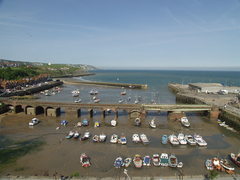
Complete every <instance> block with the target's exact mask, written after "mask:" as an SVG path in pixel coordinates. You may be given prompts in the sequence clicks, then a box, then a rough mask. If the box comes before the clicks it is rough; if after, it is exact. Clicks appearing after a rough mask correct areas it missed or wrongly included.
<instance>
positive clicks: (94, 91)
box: [89, 89, 98, 95]
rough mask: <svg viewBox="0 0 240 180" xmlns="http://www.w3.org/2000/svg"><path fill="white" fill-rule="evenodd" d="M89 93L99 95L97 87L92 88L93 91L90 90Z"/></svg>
mask: <svg viewBox="0 0 240 180" xmlns="http://www.w3.org/2000/svg"><path fill="white" fill-rule="evenodd" d="M89 94H90V95H97V94H98V91H97V90H95V89H91V91H89Z"/></svg>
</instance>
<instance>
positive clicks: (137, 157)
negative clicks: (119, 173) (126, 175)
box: [133, 154, 143, 168]
mask: <svg viewBox="0 0 240 180" xmlns="http://www.w3.org/2000/svg"><path fill="white" fill-rule="evenodd" d="M133 164H134V166H135V167H136V168H141V167H142V164H143V161H142V158H141V156H140V155H139V154H136V155H135V156H134V158H133Z"/></svg>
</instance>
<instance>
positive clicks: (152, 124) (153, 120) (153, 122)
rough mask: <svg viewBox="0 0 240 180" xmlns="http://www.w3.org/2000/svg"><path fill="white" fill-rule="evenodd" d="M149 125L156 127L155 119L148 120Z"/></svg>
mask: <svg viewBox="0 0 240 180" xmlns="http://www.w3.org/2000/svg"><path fill="white" fill-rule="evenodd" d="M149 126H150V127H151V128H156V127H157V125H156V123H155V119H152V120H151V121H150V123H149Z"/></svg>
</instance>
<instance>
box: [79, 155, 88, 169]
mask: <svg viewBox="0 0 240 180" xmlns="http://www.w3.org/2000/svg"><path fill="white" fill-rule="evenodd" d="M80 162H81V163H82V167H90V166H91V163H90V158H89V157H88V156H87V155H86V154H85V153H83V154H81V156H80Z"/></svg>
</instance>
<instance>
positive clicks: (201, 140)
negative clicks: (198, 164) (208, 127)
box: [193, 134, 207, 146]
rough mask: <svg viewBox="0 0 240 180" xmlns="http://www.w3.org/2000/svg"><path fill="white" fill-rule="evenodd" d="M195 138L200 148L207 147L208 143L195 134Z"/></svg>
mask: <svg viewBox="0 0 240 180" xmlns="http://www.w3.org/2000/svg"><path fill="white" fill-rule="evenodd" d="M193 137H194V139H195V141H196V143H197V144H198V145H199V146H207V142H206V141H205V140H204V139H203V138H202V136H200V135H199V134H194V135H193Z"/></svg>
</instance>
